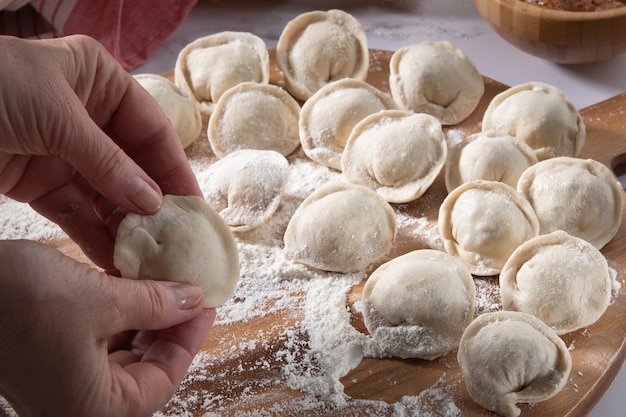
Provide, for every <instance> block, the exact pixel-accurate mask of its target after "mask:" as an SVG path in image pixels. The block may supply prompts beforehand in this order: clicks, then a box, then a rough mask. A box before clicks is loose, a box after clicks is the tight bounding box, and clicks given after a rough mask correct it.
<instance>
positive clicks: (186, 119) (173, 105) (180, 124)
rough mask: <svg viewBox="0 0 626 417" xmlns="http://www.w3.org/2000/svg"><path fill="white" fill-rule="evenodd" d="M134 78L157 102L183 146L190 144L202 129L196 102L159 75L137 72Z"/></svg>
mask: <svg viewBox="0 0 626 417" xmlns="http://www.w3.org/2000/svg"><path fill="white" fill-rule="evenodd" d="M134 78H135V79H136V80H137V81H138V82H139V84H141V86H142V87H143V88H144V89H146V91H148V93H150V95H151V96H152V97H154V99H155V100H156V101H157V103H159V106H161V109H163V112H164V113H165V115H166V116H167V118H168V119H170V121H171V122H172V125H173V126H174V129H175V130H176V133H178V137H179V138H180V142H181V144H182V145H183V148H187V147H188V146H189V145H191V144H192V143H193V142H194V141H195V140H196V139H197V138H198V136H200V132H201V131H202V116H201V115H200V108H199V107H198V105H197V103H196V102H195V101H194V100H192V99H191V98H190V97H189V95H188V94H187V93H185V92H184V91H183V90H181V89H180V88H178V87H177V86H176V85H175V84H174V83H173V82H171V81H170V80H168V79H167V78H165V77H163V76H161V75H157V74H137V75H135V76H134Z"/></svg>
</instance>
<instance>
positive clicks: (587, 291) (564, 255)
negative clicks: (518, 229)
mask: <svg viewBox="0 0 626 417" xmlns="http://www.w3.org/2000/svg"><path fill="white" fill-rule="evenodd" d="M611 287H612V285H611V276H610V273H609V267H608V263H607V261H606V258H605V257H604V255H602V253H600V251H599V250H598V249H596V248H595V247H593V246H592V245H591V244H590V243H588V242H587V241H585V240H583V239H580V238H577V237H574V236H571V235H569V234H567V233H565V232H563V231H561V230H558V231H556V232H553V233H550V234H547V235H540V236H537V237H535V238H533V239H531V240H529V241H527V242H525V243H523V244H522V245H520V247H519V248H517V249H516V250H515V252H513V254H512V255H511V257H510V258H509V260H508V261H507V262H506V264H505V265H504V268H503V269H502V272H501V274H500V294H501V297H502V308H503V309H505V310H514V311H522V312H524V313H528V314H532V315H533V316H536V317H537V318H539V319H541V320H542V321H543V322H544V323H546V324H547V325H548V326H550V327H552V328H553V329H554V330H555V331H556V333H557V334H564V333H569V332H572V331H574V330H578V329H580V328H583V327H586V326H589V325H591V324H593V323H595V322H596V321H597V320H598V319H599V318H600V317H601V316H602V314H604V312H605V311H606V309H607V307H608V306H609V303H610V301H611Z"/></svg>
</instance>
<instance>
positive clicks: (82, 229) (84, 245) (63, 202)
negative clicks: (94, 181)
mask: <svg viewBox="0 0 626 417" xmlns="http://www.w3.org/2000/svg"><path fill="white" fill-rule="evenodd" d="M30 205H31V207H32V208H33V209H35V210H36V211H37V212H39V213H40V214H41V215H43V216H44V217H46V218H48V219H50V220H51V221H53V222H55V223H56V224H58V225H59V226H60V227H61V229H63V231H65V233H67V235H68V236H69V237H70V238H71V239H72V240H73V241H74V242H76V243H77V244H78V245H79V247H80V248H81V249H82V251H83V253H85V255H86V256H87V257H88V258H89V259H91V260H92V261H93V262H94V263H95V264H96V265H98V266H100V267H102V268H104V269H113V268H114V266H113V245H114V240H113V237H112V236H111V233H110V232H109V229H108V228H107V226H106V224H104V223H103V222H102V220H101V219H100V218H99V217H98V216H97V215H96V213H95V212H94V211H93V209H92V207H91V204H90V202H89V201H88V200H87V199H85V197H84V195H83V193H81V192H80V190H78V189H77V188H76V187H75V185H74V184H73V183H72V182H69V183H66V184H64V185H62V186H60V187H58V188H56V189H53V190H51V191H49V192H48V193H47V194H44V195H43V196H40V197H39V198H37V199H35V200H33V201H31V202H30Z"/></svg>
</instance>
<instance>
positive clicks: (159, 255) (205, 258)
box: [113, 195, 239, 307]
mask: <svg viewBox="0 0 626 417" xmlns="http://www.w3.org/2000/svg"><path fill="white" fill-rule="evenodd" d="M113 262H114V265H115V267H116V268H117V269H118V270H119V271H120V273H121V274H122V277H124V278H132V279H152V280H171V281H179V282H185V283H189V284H194V285H198V286H199V287H201V288H202V289H203V290H204V296H205V307H217V306H219V305H221V304H223V303H224V302H226V301H227V300H228V299H229V298H230V296H231V295H232V294H233V292H234V291H235V288H236V286H237V282H238V281H239V255H238V251H237V244H236V242H235V238H234V237H233V234H232V232H231V231H230V229H229V228H228V226H227V225H226V223H224V221H223V220H222V218H221V217H220V216H219V215H218V214H217V213H216V212H215V210H213V209H212V208H211V207H210V206H209V205H208V204H207V203H205V202H204V200H203V199H201V198H200V197H195V196H174V195H165V196H164V197H163V205H162V206H161V209H160V210H159V211H158V212H156V213H155V214H152V215H141V214H136V213H129V214H128V215H127V216H126V217H125V218H124V219H123V220H122V222H121V223H120V226H119V228H118V231H117V237H116V239H115V249H114V254H113Z"/></svg>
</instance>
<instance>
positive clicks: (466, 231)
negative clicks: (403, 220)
mask: <svg viewBox="0 0 626 417" xmlns="http://www.w3.org/2000/svg"><path fill="white" fill-rule="evenodd" d="M438 224H439V233H440V235H441V239H442V241H443V245H444V247H445V249H446V252H448V253H449V254H451V255H455V256H459V257H460V258H461V260H463V262H465V264H466V265H467V266H468V267H469V269H470V271H471V272H472V274H474V275H481V276H489V275H496V274H498V273H499V272H500V270H501V269H502V267H503V266H504V263H505V262H506V261H507V259H508V258H509V256H510V255H511V254H512V253H513V251H514V250H515V249H516V248H517V247H518V246H519V245H521V244H522V243H524V242H526V241H527V240H528V239H530V238H533V237H535V236H537V235H538V234H539V221H538V220H537V216H536V215H535V212H534V211H533V209H532V207H531V205H530V203H529V202H528V201H526V199H525V198H524V196H523V195H522V194H521V193H519V192H517V191H516V190H515V189H514V188H513V187H510V186H508V185H506V184H504V183H502V182H498V181H484V180H474V181H469V182H466V183H464V184H463V185H461V186H459V187H457V188H455V189H454V190H453V191H452V192H451V193H450V194H448V196H447V197H446V198H445V200H444V201H443V203H442V204H441V207H440V208H439V221H438Z"/></svg>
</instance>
